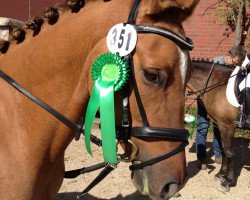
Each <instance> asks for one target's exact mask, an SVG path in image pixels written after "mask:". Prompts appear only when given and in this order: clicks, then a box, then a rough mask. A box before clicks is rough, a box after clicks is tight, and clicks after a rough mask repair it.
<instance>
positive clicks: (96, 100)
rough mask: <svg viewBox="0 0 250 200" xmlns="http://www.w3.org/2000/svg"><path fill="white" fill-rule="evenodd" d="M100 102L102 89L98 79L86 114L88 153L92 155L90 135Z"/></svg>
mask: <svg viewBox="0 0 250 200" xmlns="http://www.w3.org/2000/svg"><path fill="white" fill-rule="evenodd" d="M99 104H100V90H99V88H98V81H96V83H95V85H94V87H93V89H92V93H91V96H90V99H89V103H88V107H87V111H86V116H85V125H84V129H85V145H86V149H87V151H88V153H89V154H90V155H91V156H92V151H91V147H90V135H91V129H92V125H93V123H94V119H95V115H96V112H97V110H98V107H99Z"/></svg>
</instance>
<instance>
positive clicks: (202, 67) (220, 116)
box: [188, 60, 237, 191]
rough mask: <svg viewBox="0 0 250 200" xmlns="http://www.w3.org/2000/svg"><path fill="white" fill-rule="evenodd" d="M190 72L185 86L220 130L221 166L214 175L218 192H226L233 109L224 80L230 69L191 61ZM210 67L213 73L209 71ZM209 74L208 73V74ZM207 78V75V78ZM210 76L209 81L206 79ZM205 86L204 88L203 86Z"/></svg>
mask: <svg viewBox="0 0 250 200" xmlns="http://www.w3.org/2000/svg"><path fill="white" fill-rule="evenodd" d="M192 65H193V72H192V75H191V78H190V80H189V82H188V87H189V88H190V89H191V90H192V91H194V92H197V91H200V92H198V93H197V95H199V94H200V93H202V95H201V96H200V98H201V100H202V102H203V103H204V106H205V108H206V110H207V113H208V115H209V117H210V118H211V119H212V121H213V122H215V123H216V124H217V125H218V127H219V130H220V134H221V140H222V149H223V154H222V166H221V169H220V171H219V172H218V174H216V175H215V177H216V178H217V179H219V180H220V181H221V189H222V190H223V191H228V190H229V185H230V184H231V183H232V182H233V180H234V173H233V172H234V171H233V157H234V152H233V144H234V142H233V141H234V133H235V128H236V125H235V121H236V118H237V108H236V107H234V106H232V105H231V104H230V103H229V102H228V100H227V97H226V87H227V83H228V79H229V77H230V75H231V74H232V72H233V68H232V67H230V66H226V65H221V64H215V65H214V63H213V62H209V61H197V60H193V61H192ZM213 65H214V69H213V71H211V68H212V67H213ZM210 72H211V73H210ZM210 75H211V76H210ZM209 76H210V78H209ZM206 85H207V87H205V86H206Z"/></svg>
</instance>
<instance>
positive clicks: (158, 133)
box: [117, 0, 193, 170]
mask: <svg viewBox="0 0 250 200" xmlns="http://www.w3.org/2000/svg"><path fill="white" fill-rule="evenodd" d="M140 2H141V0H135V1H134V4H133V7H132V9H131V12H130V14H129V17H128V22H127V23H126V24H130V25H133V26H134V28H135V29H136V31H137V33H148V34H157V35H161V36H163V37H165V38H167V39H170V40H171V41H173V42H174V43H175V44H177V45H178V46H179V47H180V48H181V49H184V50H188V51H190V50H192V49H193V44H192V40H191V39H189V38H187V41H185V40H184V39H182V38H181V37H180V36H178V35H177V34H175V33H174V32H172V31H171V30H169V29H167V28H163V27H159V26H147V25H136V24H135V23H136V17H137V13H138V7H139V4H140ZM125 60H127V62H128V65H129V67H130V71H131V77H132V78H131V79H132V87H133V89H134V93H135V97H136V102H137V105H138V109H139V112H140V115H141V119H142V124H143V126H142V127H131V125H130V121H129V117H130V116H129V114H128V113H129V112H128V110H129V108H128V106H129V104H128V96H129V94H128V90H126V94H125V95H124V96H125V99H126V100H125V101H124V102H126V103H123V110H124V114H123V122H122V124H123V125H122V128H119V127H117V137H118V138H122V139H123V141H124V140H125V142H126V140H127V138H130V137H131V136H133V137H136V138H154V139H161V140H162V139H166V140H171V141H182V144H181V145H179V146H178V147H177V148H176V149H174V150H172V151H170V152H167V153H166V154H164V155H161V156H159V157H156V158H153V159H151V160H148V161H145V162H141V163H139V164H132V165H131V166H130V170H136V169H142V168H144V167H146V166H150V165H153V164H155V163H158V162H160V161H162V160H164V159H167V158H169V157H171V156H173V155H175V154H177V153H179V152H181V151H183V150H184V149H185V147H186V146H187V145H188V137H189V132H188V130H186V129H174V128H158V127H150V126H149V123H148V119H147V115H146V112H145V109H144V107H143V103H142V100H141V97H140V93H139V90H138V87H137V83H136V79H135V72H134V65H133V53H130V54H129V55H128V56H126V57H125ZM127 134H129V135H127Z"/></svg>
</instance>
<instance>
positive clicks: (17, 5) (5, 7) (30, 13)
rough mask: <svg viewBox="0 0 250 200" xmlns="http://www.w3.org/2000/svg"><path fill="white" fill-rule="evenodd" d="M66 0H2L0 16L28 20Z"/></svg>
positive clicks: (0, 0) (0, 1)
mask: <svg viewBox="0 0 250 200" xmlns="http://www.w3.org/2000/svg"><path fill="white" fill-rule="evenodd" d="M62 2H65V1H64V0H0V17H8V18H13V19H18V20H21V21H27V20H29V19H30V18H33V17H35V16H37V15H39V14H40V13H42V11H43V10H44V9H46V8H48V7H50V6H53V5H55V4H56V3H62Z"/></svg>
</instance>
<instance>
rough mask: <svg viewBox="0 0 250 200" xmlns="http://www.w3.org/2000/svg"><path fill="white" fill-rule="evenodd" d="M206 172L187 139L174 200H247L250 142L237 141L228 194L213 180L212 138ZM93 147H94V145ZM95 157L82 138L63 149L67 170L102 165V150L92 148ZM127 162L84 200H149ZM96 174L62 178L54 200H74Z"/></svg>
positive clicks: (249, 190) (245, 140)
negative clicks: (183, 173)
mask: <svg viewBox="0 0 250 200" xmlns="http://www.w3.org/2000/svg"><path fill="white" fill-rule="evenodd" d="M95 123H96V124H95V128H94V130H93V133H97V132H98V128H97V125H98V119H97V120H96V121H95ZM208 142H209V143H208V157H209V165H208V170H205V171H199V170H198V169H197V166H196V154H195V151H194V141H192V140H190V144H189V146H188V147H187V148H186V155H187V171H188V182H187V184H186V185H185V187H184V188H183V189H182V190H181V191H180V196H179V197H174V198H172V199H176V200H187V199H188V200H192V199H199V200H225V199H226V200H249V199H250V139H244V138H237V139H236V145H235V146H236V160H235V162H236V164H235V174H236V183H235V184H234V185H233V186H232V187H231V189H230V192H228V193H222V192H221V191H220V190H219V183H218V182H216V181H214V175H215V174H216V173H217V172H218V171H219V168H220V165H218V164H215V163H214V162H213V157H211V156H210V155H211V139H208ZM93 147H94V145H93ZM93 155H94V158H92V157H90V156H89V155H88V154H87V153H86V150H85V147H84V143H83V139H82V138H81V139H80V141H78V142H75V141H73V142H72V143H71V144H70V146H69V147H68V149H67V150H66V155H65V163H66V170H69V169H76V168H81V167H86V166H90V165H92V164H96V163H99V162H102V154H101V148H98V147H94V148H93ZM129 165H130V164H129V163H120V164H119V165H118V168H117V169H115V170H114V171H113V172H112V173H111V174H109V175H108V177H107V178H106V179H104V180H103V181H102V182H101V183H99V184H98V185H97V186H96V187H95V188H93V189H92V190H91V191H90V193H89V194H88V195H86V196H85V197H84V198H83V199H86V200H104V199H113V200H121V199H127V200H149V198H147V197H145V196H142V195H140V194H139V193H138V192H137V191H136V189H135V187H134V186H133V184H132V181H131V179H130V172H129V169H128V166H129ZM98 172H100V171H96V172H92V173H88V174H84V175H81V176H79V177H77V178H76V179H65V180H64V182H63V185H62V187H61V189H60V191H59V193H58V196H57V199H56V200H73V199H76V195H77V194H79V192H81V191H82V190H83V189H85V187H86V186H87V185H88V184H89V183H90V182H91V181H92V180H93V179H94V178H95V177H96V176H97V174H98Z"/></svg>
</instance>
